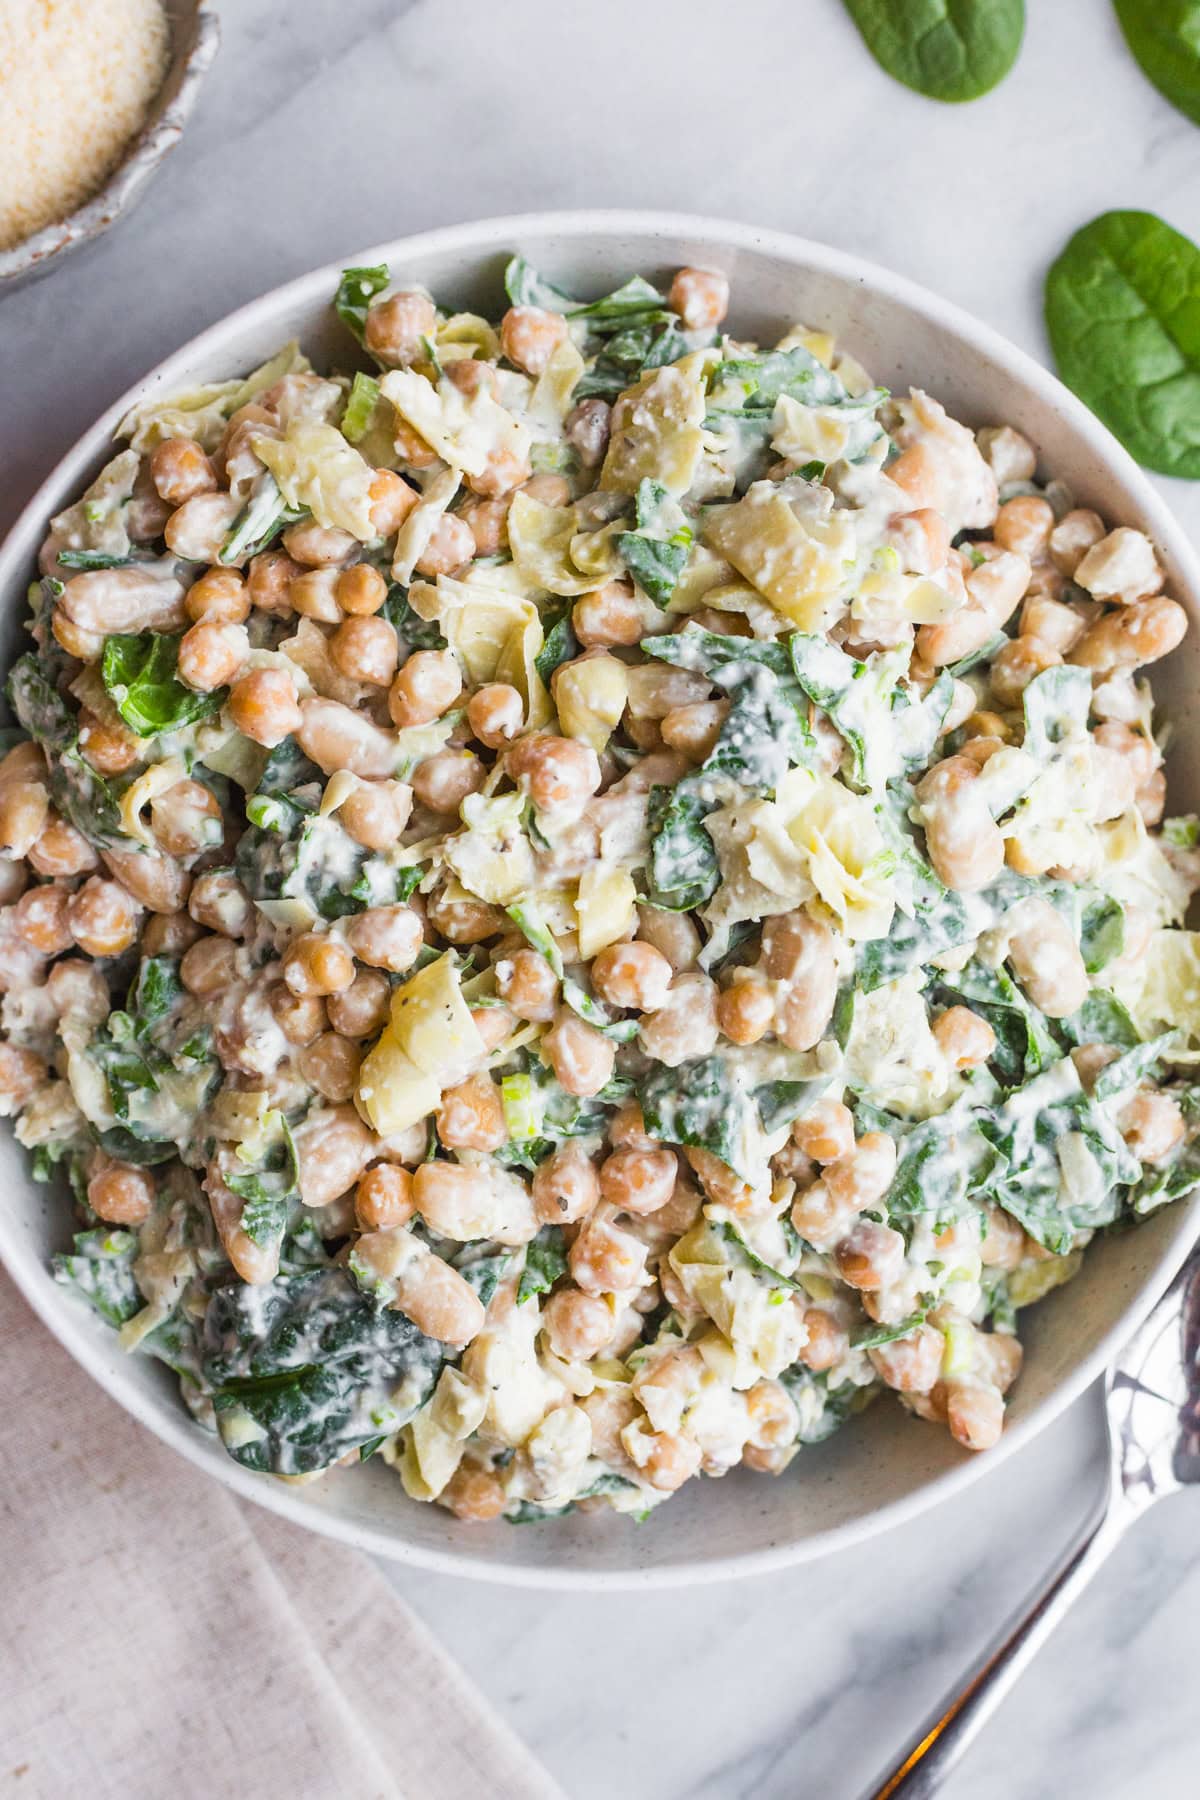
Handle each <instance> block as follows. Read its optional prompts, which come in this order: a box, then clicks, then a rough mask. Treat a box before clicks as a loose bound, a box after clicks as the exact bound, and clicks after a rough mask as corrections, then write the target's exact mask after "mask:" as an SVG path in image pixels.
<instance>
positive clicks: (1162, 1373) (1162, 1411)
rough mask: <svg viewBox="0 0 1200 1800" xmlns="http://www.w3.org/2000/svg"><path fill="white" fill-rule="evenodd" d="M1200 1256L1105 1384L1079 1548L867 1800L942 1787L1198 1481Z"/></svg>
mask: <svg viewBox="0 0 1200 1800" xmlns="http://www.w3.org/2000/svg"><path fill="white" fill-rule="evenodd" d="M1198 1352H1200V1253H1196V1254H1194V1255H1193V1256H1192V1257H1191V1258H1190V1259H1189V1260H1188V1262H1187V1263H1186V1264H1185V1265H1184V1267H1183V1268H1182V1269H1181V1270H1180V1272H1179V1274H1178V1275H1177V1276H1176V1278H1175V1280H1174V1281H1173V1282H1172V1283H1171V1286H1170V1287H1169V1288H1168V1290H1167V1292H1166V1293H1165V1294H1164V1295H1163V1297H1162V1299H1161V1300H1160V1301H1159V1302H1158V1305H1157V1306H1156V1307H1155V1308H1154V1310H1153V1312H1151V1313H1150V1315H1149V1317H1148V1318H1147V1319H1146V1320H1145V1322H1144V1324H1143V1325H1142V1326H1141V1329H1140V1330H1139V1331H1137V1332H1136V1333H1135V1334H1134V1336H1133V1337H1132V1338H1131V1339H1130V1341H1129V1343H1128V1344H1127V1345H1126V1347H1125V1349H1124V1351H1123V1352H1122V1354H1121V1355H1120V1356H1119V1357H1118V1358H1117V1360H1116V1362H1115V1363H1114V1364H1113V1365H1112V1367H1111V1368H1110V1369H1109V1371H1108V1374H1107V1376H1106V1377H1105V1383H1104V1391H1105V1415H1106V1428H1107V1433H1108V1447H1109V1458H1108V1471H1107V1479H1106V1482H1105V1490H1104V1493H1103V1495H1102V1497H1101V1501H1100V1503H1099V1505H1098V1506H1097V1509H1096V1512H1095V1514H1094V1515H1093V1517H1092V1518H1091V1519H1090V1520H1089V1523H1088V1526H1087V1529H1086V1533H1085V1535H1084V1538H1083V1541H1082V1542H1081V1543H1080V1544H1079V1545H1078V1546H1077V1548H1076V1549H1074V1550H1073V1551H1071V1553H1070V1554H1069V1555H1068V1556H1067V1557H1066V1558H1065V1559H1064V1560H1063V1561H1062V1562H1061V1563H1060V1564H1059V1565H1058V1567H1057V1568H1056V1569H1054V1570H1053V1571H1052V1572H1051V1574H1050V1575H1049V1577H1048V1578H1047V1579H1046V1581H1045V1582H1044V1583H1043V1584H1042V1585H1041V1586H1040V1587H1038V1588H1037V1589H1036V1590H1035V1592H1034V1593H1033V1594H1032V1595H1031V1596H1030V1598H1029V1599H1028V1600H1027V1601H1026V1604H1025V1606H1024V1607H1023V1608H1022V1610H1021V1611H1020V1613H1019V1614H1018V1615H1017V1616H1016V1617H1015V1619H1014V1620H1013V1621H1012V1622H1011V1623H1010V1624H1009V1625H1007V1626H1006V1627H1005V1628H1004V1630H1003V1632H1002V1633H1001V1635H1000V1636H999V1638H998V1639H997V1640H996V1642H995V1643H994V1644H993V1645H992V1647H991V1648H990V1649H989V1650H987V1651H986V1652H985V1653H984V1655H983V1656H982V1657H981V1658H980V1660H979V1662H978V1663H977V1664H976V1665H975V1667H974V1669H973V1670H972V1672H971V1674H970V1676H969V1677H968V1678H967V1681H966V1682H965V1684H964V1685H963V1686H962V1688H960V1689H959V1690H958V1691H956V1692H955V1693H952V1694H948V1695H947V1696H946V1697H945V1699H944V1700H943V1701H942V1704H941V1705H940V1706H939V1707H938V1708H937V1709H936V1710H935V1711H934V1713H933V1714H932V1715H931V1716H930V1717H929V1718H928V1719H927V1720H926V1722H925V1724H924V1725H923V1726H922V1727H921V1729H920V1731H919V1732H918V1733H917V1734H916V1736H915V1737H914V1738H913V1739H912V1741H911V1742H910V1744H909V1745H908V1747H907V1749H906V1750H905V1752H904V1754H903V1756H902V1757H901V1758H900V1760H899V1762H897V1763H896V1765H895V1767H894V1768H893V1769H892V1770H891V1772H890V1774H888V1775H886V1776H885V1777H884V1778H883V1780H882V1781H881V1782H880V1783H879V1784H878V1785H877V1786H875V1787H873V1788H871V1789H870V1791H869V1794H868V1795H864V1800H925V1796H927V1795H930V1794H933V1793H935V1792H936V1791H937V1789H938V1788H940V1787H941V1785H942V1783H943V1781H945V1779H946V1777H947V1776H948V1775H949V1773H950V1771H951V1770H952V1769H953V1768H955V1767H956V1765H957V1763H958V1761H959V1759H960V1757H961V1756H962V1755H963V1753H964V1752H965V1751H966V1749H967V1747H968V1746H969V1745H970V1744H971V1743H973V1742H974V1740H975V1738H976V1736H977V1735H978V1733H979V1732H980V1731H981V1730H982V1729H983V1727H984V1725H986V1724H987V1722H988V1720H989V1719H990V1718H991V1716H992V1714H993V1713H994V1712H995V1711H996V1709H997V1707H998V1706H999V1705H1000V1704H1001V1702H1002V1701H1003V1700H1004V1699H1005V1697H1006V1696H1007V1695H1008V1694H1009V1693H1010V1692H1011V1690H1012V1688H1013V1686H1014V1685H1015V1684H1016V1682H1017V1681H1018V1680H1019V1679H1020V1677H1021V1675H1022V1674H1023V1673H1024V1671H1025V1670H1026V1668H1027V1667H1028V1666H1029V1664H1030V1663H1031V1662H1032V1660H1033V1658H1034V1657H1035V1656H1036V1655H1037V1653H1038V1651H1039V1650H1040V1649H1041V1647H1042V1645H1043V1644H1044V1643H1045V1641H1046V1639H1047V1638H1048V1637H1049V1636H1050V1633H1051V1632H1052V1631H1053V1630H1054V1627H1055V1626H1056V1625H1057V1624H1058V1623H1059V1622H1060V1621H1061V1620H1062V1619H1063V1618H1064V1617H1065V1616H1066V1614H1067V1612H1068V1611H1069V1610H1070V1608H1071V1607H1072V1606H1073V1605H1074V1603H1075V1601H1076V1600H1077V1599H1078V1597H1079V1595H1080V1594H1081V1593H1082V1592H1083V1590H1084V1588H1085V1587H1086V1586H1087V1584H1088V1582H1089V1581H1090V1580H1091V1579H1092V1576H1093V1575H1094V1574H1095V1573H1096V1571H1097V1570H1098V1569H1099V1568H1100V1566H1101V1564H1102V1563H1103V1562H1104V1561H1105V1560H1106V1558H1107V1557H1108V1555H1109V1553H1110V1552H1111V1551H1112V1550H1113V1549H1114V1547H1115V1546H1116V1545H1117V1544H1118V1543H1119V1542H1120V1540H1121V1539H1122V1538H1123V1537H1124V1535H1125V1533H1126V1531H1128V1529H1129V1527H1130V1526H1131V1525H1132V1524H1133V1522H1134V1520H1135V1519H1140V1518H1141V1517H1142V1515H1143V1514H1144V1513H1145V1512H1146V1511H1147V1510H1148V1509H1149V1508H1150V1507H1151V1506H1153V1505H1154V1502H1155V1501H1156V1500H1161V1499H1163V1498H1164V1497H1165V1496H1166V1495H1167V1494H1174V1493H1177V1492H1178V1490H1179V1489H1180V1488H1181V1487H1183V1486H1184V1485H1185V1484H1187V1483H1189V1482H1195V1481H1200V1373H1198V1371H1197V1355H1198Z"/></svg>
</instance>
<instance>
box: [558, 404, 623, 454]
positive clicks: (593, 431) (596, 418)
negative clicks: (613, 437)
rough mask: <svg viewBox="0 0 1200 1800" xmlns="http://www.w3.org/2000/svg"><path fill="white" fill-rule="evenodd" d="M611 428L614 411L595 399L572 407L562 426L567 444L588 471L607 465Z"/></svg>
mask: <svg viewBox="0 0 1200 1800" xmlns="http://www.w3.org/2000/svg"><path fill="white" fill-rule="evenodd" d="M611 427H612V408H611V407H610V406H609V404H608V401H607V400H601V399H598V398H596V397H593V398H591V399H588V400H581V401H580V402H579V404H578V405H577V406H573V407H572V408H571V410H570V412H569V413H568V414H567V416H566V419H565V420H564V422H563V429H564V431H565V432H566V436H567V442H568V443H569V444H570V445H571V447H572V449H573V450H574V451H575V454H576V456H578V458H579V460H580V462H581V463H582V464H583V466H584V468H585V469H594V468H596V467H597V466H598V465H599V464H600V463H602V462H603V461H604V452H605V451H606V450H607V449H608V439H609V433H610V431H611Z"/></svg>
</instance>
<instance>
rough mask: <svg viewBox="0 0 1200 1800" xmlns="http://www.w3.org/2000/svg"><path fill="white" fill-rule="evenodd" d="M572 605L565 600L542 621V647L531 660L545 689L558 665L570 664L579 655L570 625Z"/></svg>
mask: <svg viewBox="0 0 1200 1800" xmlns="http://www.w3.org/2000/svg"><path fill="white" fill-rule="evenodd" d="M573 605H574V602H573V601H571V600H565V601H564V602H563V603H562V605H561V606H559V607H556V608H554V610H553V611H550V612H547V613H546V614H545V616H544V617H543V619H542V629H543V632H544V634H545V635H544V638H543V641H542V647H541V649H540V650H539V651H538V653H537V655H536V656H535V657H534V659H533V666H534V668H535V669H536V670H537V672H538V674H539V675H540V676H541V678H542V683H543V685H544V686H545V687H549V686H550V677H551V676H552V675H553V673H554V671H555V669H557V668H558V666H559V664H560V663H565V662H571V661H573V660H574V658H575V657H577V656H578V655H579V639H578V638H577V637H576V636H575V628H574V626H573V625H572V623H571V611H572V607H573Z"/></svg>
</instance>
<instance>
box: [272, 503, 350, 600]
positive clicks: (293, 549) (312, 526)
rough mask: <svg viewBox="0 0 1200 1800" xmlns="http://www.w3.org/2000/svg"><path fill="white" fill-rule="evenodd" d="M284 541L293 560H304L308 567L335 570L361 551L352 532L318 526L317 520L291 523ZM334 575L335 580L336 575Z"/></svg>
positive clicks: (327, 526)
mask: <svg viewBox="0 0 1200 1800" xmlns="http://www.w3.org/2000/svg"><path fill="white" fill-rule="evenodd" d="M281 541H282V543H283V547H284V549H285V550H286V551H287V553H288V555H289V556H290V557H291V558H292V560H293V562H298V563H302V564H303V565H304V567H305V568H306V569H326V570H329V571H331V572H332V571H333V570H334V569H335V568H336V567H339V566H341V565H343V564H345V563H347V562H349V561H350V559H351V557H354V556H357V555H358V551H359V543H358V539H357V538H356V537H353V536H352V535H351V533H350V532H348V531H340V530H339V529H338V528H337V527H336V526H331V525H318V524H317V522H316V520H315V519H305V520H302V521H301V522H300V523H299V524H297V525H289V526H288V528H287V530H286V531H285V532H284V534H283V538H282V540H281ZM331 578H332V579H334V580H336V576H331ZM294 604H295V601H294V599H293V605H294Z"/></svg>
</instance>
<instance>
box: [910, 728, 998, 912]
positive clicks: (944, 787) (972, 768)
mask: <svg viewBox="0 0 1200 1800" xmlns="http://www.w3.org/2000/svg"><path fill="white" fill-rule="evenodd" d="M978 775H979V769H978V767H977V765H976V764H975V763H974V762H972V761H971V760H970V759H969V758H968V757H964V756H950V757H947V758H946V759H945V761H944V762H940V763H936V764H935V765H934V767H933V768H932V769H930V771H929V773H928V774H927V775H926V776H925V777H924V778H923V780H922V781H921V782H920V783H919V784H918V786H917V790H916V794H917V799H918V801H919V802H920V805H921V811H922V816H923V820H924V825H925V842H926V847H927V849H928V851H929V860H930V862H931V863H932V864H933V866H934V869H935V870H936V872H937V874H938V875H939V876H940V878H941V879H942V880H943V881H944V882H945V884H946V886H947V887H950V888H954V889H955V890H956V891H957V892H959V893H964V894H965V893H974V892H975V891H976V890H977V889H979V888H983V887H987V886H988V884H989V883H990V882H992V881H994V880H995V879H996V876H997V875H998V874H999V873H1000V870H1001V869H1002V868H1003V867H1004V839H1003V837H1002V836H1001V834H1000V831H999V828H998V827H997V825H996V823H995V821H994V819H993V818H992V815H991V813H990V811H989V810H988V806H987V802H986V800H985V799H984V797H983V794H982V793H981V792H980V791H979V790H978V789H977V788H976V787H975V785H974V784H975V782H976V780H977V778H978Z"/></svg>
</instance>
